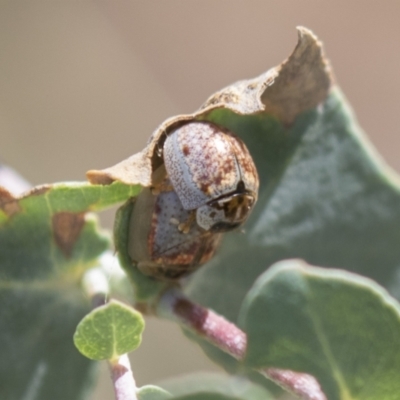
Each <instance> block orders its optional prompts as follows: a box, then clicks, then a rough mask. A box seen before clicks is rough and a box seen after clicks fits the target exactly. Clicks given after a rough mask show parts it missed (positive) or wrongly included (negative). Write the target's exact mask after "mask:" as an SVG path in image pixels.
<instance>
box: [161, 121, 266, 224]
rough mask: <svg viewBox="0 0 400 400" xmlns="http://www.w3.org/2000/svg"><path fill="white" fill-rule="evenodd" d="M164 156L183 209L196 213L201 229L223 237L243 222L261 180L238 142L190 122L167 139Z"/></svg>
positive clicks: (203, 124) (208, 125)
mask: <svg viewBox="0 0 400 400" xmlns="http://www.w3.org/2000/svg"><path fill="white" fill-rule="evenodd" d="M163 156H164V163H165V168H166V171H167V174H168V177H169V179H170V180H171V183H172V186H173V187H174V189H175V191H176V193H177V195H178V197H179V199H180V201H181V203H182V206H183V208H184V209H185V210H195V211H196V221H197V224H198V225H199V226H200V227H202V228H203V229H204V230H206V231H213V232H225V231H229V230H232V229H234V228H236V227H238V226H239V225H241V224H242V223H243V222H244V221H245V220H246V219H247V217H248V215H249V214H250V212H251V210H252V208H253V206H254V204H255V202H256V200H257V193H258V186H259V180H258V174H257V169H256V167H255V165H254V162H253V159H252V157H251V155H250V153H249V151H248V150H247V148H246V146H245V144H244V143H243V142H242V140H241V139H239V138H238V137H237V136H235V135H234V134H233V133H231V132H229V131H227V130H222V129H221V128H220V127H217V126H216V125H214V124H211V123H208V122H191V123H188V124H186V125H183V126H182V127H180V128H178V129H176V130H175V131H174V132H172V133H171V134H170V135H169V136H168V137H167V139H166V141H165V144H164V152H163Z"/></svg>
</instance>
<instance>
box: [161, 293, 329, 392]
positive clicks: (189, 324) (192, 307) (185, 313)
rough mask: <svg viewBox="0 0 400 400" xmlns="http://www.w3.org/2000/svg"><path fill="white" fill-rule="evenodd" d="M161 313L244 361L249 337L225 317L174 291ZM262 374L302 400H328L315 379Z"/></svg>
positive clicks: (277, 372) (266, 371) (283, 373)
mask: <svg viewBox="0 0 400 400" xmlns="http://www.w3.org/2000/svg"><path fill="white" fill-rule="evenodd" d="M157 313H158V315H160V316H162V317H165V318H168V319H172V320H175V321H176V322H178V323H179V324H180V325H182V326H184V327H185V328H188V329H189V330H191V331H194V332H195V333H196V334H197V335H199V336H201V337H203V338H204V339H206V340H207V341H208V342H210V343H212V344H213V345H215V346H216V347H218V348H219V349H221V350H223V351H225V352H226V353H228V354H230V355H231V356H233V357H234V358H236V359H237V360H242V359H243V358H244V356H245V353H246V346H247V336H246V334H245V333H244V332H243V331H242V330H240V329H239V328H238V327H237V326H236V325H235V324H233V323H231V322H229V321H227V320H226V319H225V318H224V317H222V316H220V315H218V314H216V313H215V312H213V311H211V310H209V309H207V308H204V307H202V306H200V305H198V304H195V303H193V302H191V301H190V300H189V299H188V298H187V297H185V296H184V295H183V294H182V293H181V292H180V291H178V290H176V289H173V290H170V291H168V292H166V293H165V294H164V295H163V296H162V297H161V299H160V301H159V303H158V307H157ZM259 372H260V373H262V374H263V375H264V376H266V377H267V378H268V379H270V380H271V381H273V382H274V383H276V384H277V385H279V386H281V387H282V388H284V389H285V390H287V391H288V392H290V393H292V394H294V395H295V396H297V397H299V398H300V399H302V400H327V398H326V396H325V394H324V393H323V392H322V390H321V387H320V385H319V383H318V382H317V380H316V379H315V378H314V377H313V376H311V375H308V374H304V373H299V372H294V371H289V370H281V369H276V368H268V369H264V370H261V371H259Z"/></svg>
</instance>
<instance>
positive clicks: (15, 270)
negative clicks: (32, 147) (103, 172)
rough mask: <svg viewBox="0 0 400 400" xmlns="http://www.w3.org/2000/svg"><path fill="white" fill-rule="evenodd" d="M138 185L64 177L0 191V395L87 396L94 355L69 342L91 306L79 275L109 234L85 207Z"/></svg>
mask: <svg viewBox="0 0 400 400" xmlns="http://www.w3.org/2000/svg"><path fill="white" fill-rule="evenodd" d="M138 189H139V188H134V187H126V186H124V185H121V184H118V183H117V184H114V185H111V186H93V185H89V184H87V183H83V184H75V183H70V184H67V183H65V184H57V185H53V186H49V187H47V188H42V189H40V190H35V191H33V192H32V193H31V194H28V195H26V196H23V197H22V198H17V199H12V198H11V197H10V196H7V197H6V196H5V195H4V194H3V196H0V197H2V198H3V199H4V198H6V199H7V202H5V201H3V202H1V201H0V304H1V307H0V326H1V329H0V343H1V349H2V350H1V359H0V382H1V384H0V398H1V399H7V400H20V399H23V398H31V397H29V396H33V395H35V396H36V397H35V398H37V399H41V400H47V399H58V400H64V399H65V400H71V399H77V400H78V399H84V398H86V393H87V388H88V387H89V386H91V383H92V379H91V377H92V375H93V373H92V370H93V366H94V363H93V362H92V361H90V360H88V359H86V358H84V357H82V355H80V354H79V353H78V351H77V350H76V349H75V348H74V345H73V343H72V336H73V333H74V330H75V327H76V325H77V324H78V322H79V321H80V320H81V318H82V317H83V316H84V315H85V314H86V313H87V312H88V311H89V310H90V304H89V302H88V299H87V298H85V297H84V295H83V293H82V290H81V288H80V278H81V276H82V274H83V272H84V271H85V270H86V269H87V268H89V267H90V266H92V265H94V264H95V263H96V258H97V257H98V256H99V255H100V254H101V253H102V252H103V251H104V250H106V249H107V248H109V247H110V240H109V235H106V234H105V233H104V232H101V231H100V230H99V229H98V226H97V221H96V219H95V218H94V217H93V215H90V214H86V216H85V217H84V214H83V213H84V212H86V211H95V210H101V209H103V208H105V207H107V206H110V205H112V204H115V203H116V202H120V201H121V200H124V199H126V197H128V196H132V195H134V194H136V193H137V192H138ZM56 215H58V216H59V217H55V216H56ZM57 224H58V227H57ZM55 231H58V233H57V235H58V236H57V239H56V234H55ZM24 396H25V397H24ZM32 398H33V397H32Z"/></svg>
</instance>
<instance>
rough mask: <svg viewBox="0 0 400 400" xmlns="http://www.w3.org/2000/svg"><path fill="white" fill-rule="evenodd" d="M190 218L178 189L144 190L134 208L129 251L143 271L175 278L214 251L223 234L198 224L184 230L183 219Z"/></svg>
mask: <svg viewBox="0 0 400 400" xmlns="http://www.w3.org/2000/svg"><path fill="white" fill-rule="evenodd" d="M165 183H166V182H164V184H165ZM188 219H190V212H189V211H187V210H185V209H184V208H183V207H182V203H181V202H180V200H179V198H178V196H177V194H176V192H175V191H174V190H169V191H161V192H160V193H158V194H153V192H152V190H151V189H148V188H145V189H143V190H142V192H141V193H140V194H139V196H138V197H137V199H136V201H135V204H134V208H133V210H132V214H131V223H130V232H129V255H130V257H131V259H132V261H133V262H134V264H136V266H137V267H138V268H139V270H140V271H141V272H142V273H144V274H145V275H150V276H153V277H155V278H157V279H160V280H171V281H173V280H177V279H179V278H182V277H183V276H185V275H188V274H190V273H191V272H193V271H194V270H196V269H197V268H198V267H200V266H201V265H202V264H204V263H205V262H207V261H208V260H209V259H210V258H211V257H212V256H213V255H214V253H215V251H216V249H217V246H218V243H219V241H220V237H221V235H220V234H215V233H211V232H206V231H204V230H203V229H202V228H200V227H199V226H198V225H197V224H190V226H188V229H187V230H184V231H183V230H182V229H181V227H180V223H181V222H185V221H187V220H188Z"/></svg>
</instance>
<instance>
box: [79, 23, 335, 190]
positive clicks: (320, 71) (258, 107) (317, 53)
mask: <svg viewBox="0 0 400 400" xmlns="http://www.w3.org/2000/svg"><path fill="white" fill-rule="evenodd" d="M332 83H333V79H332V74H331V71H330V66H329V62H328V61H327V60H326V58H325V57H324V54H323V49H322V44H321V42H320V41H319V40H318V39H317V38H316V36H315V35H314V34H313V33H312V32H311V31H310V30H308V29H306V28H303V27H299V28H298V43H297V46H296V48H295V49H294V51H293V53H292V54H291V55H290V57H289V58H288V59H287V60H285V61H284V62H283V63H282V64H281V65H279V66H278V67H275V68H272V69H270V70H269V71H267V72H266V73H264V74H262V75H260V76H259V77H257V78H254V79H249V80H243V81H239V82H237V83H234V84H233V85H231V86H228V87H226V88H225V89H222V90H220V91H218V92H217V93H215V94H214V95H212V96H211V97H210V98H209V99H208V100H207V101H206V102H205V103H204V105H203V106H202V107H200V109H199V110H198V111H197V112H195V113H193V114H190V115H179V116H176V117H172V118H170V119H168V120H166V121H165V122H163V123H162V124H161V125H160V126H159V127H158V128H157V129H156V131H155V132H154V133H153V134H152V136H151V137H150V139H149V141H148V143H147V146H146V147H145V148H144V149H143V151H141V152H140V153H137V154H134V155H133V156H131V157H129V158H128V159H126V160H124V161H122V162H120V163H118V164H116V165H114V166H113V167H110V168H107V169H104V170H100V171H99V170H91V171H89V172H88V173H87V178H88V180H89V181H90V182H91V183H92V184H102V185H108V184H110V183H112V182H114V181H120V182H122V183H125V184H127V185H135V184H140V185H142V186H145V187H148V186H151V185H152V184H153V180H154V179H155V178H154V176H153V172H154V171H155V170H156V169H157V168H158V167H159V166H160V165H161V164H162V159H161V157H160V155H159V151H158V150H159V149H160V148H162V145H163V143H164V140H165V138H166V135H167V134H168V133H169V132H171V131H172V130H174V129H176V128H177V127H178V126H180V125H182V124H184V123H186V122H189V121H193V120H207V115H208V114H209V113H210V112H211V111H213V110H215V109H218V108H226V109H229V110H231V111H233V112H234V113H237V114H240V115H251V114H258V113H266V114H269V115H273V116H275V117H276V118H277V119H279V120H280V121H281V122H283V123H284V124H287V125H289V124H291V123H292V122H293V121H294V119H295V118H296V116H297V115H299V114H300V113H302V112H303V111H306V110H308V109H311V108H314V107H316V106H317V105H318V104H320V103H321V102H323V101H324V100H325V99H326V97H327V95H328V93H329V91H330V89H331V86H332Z"/></svg>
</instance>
